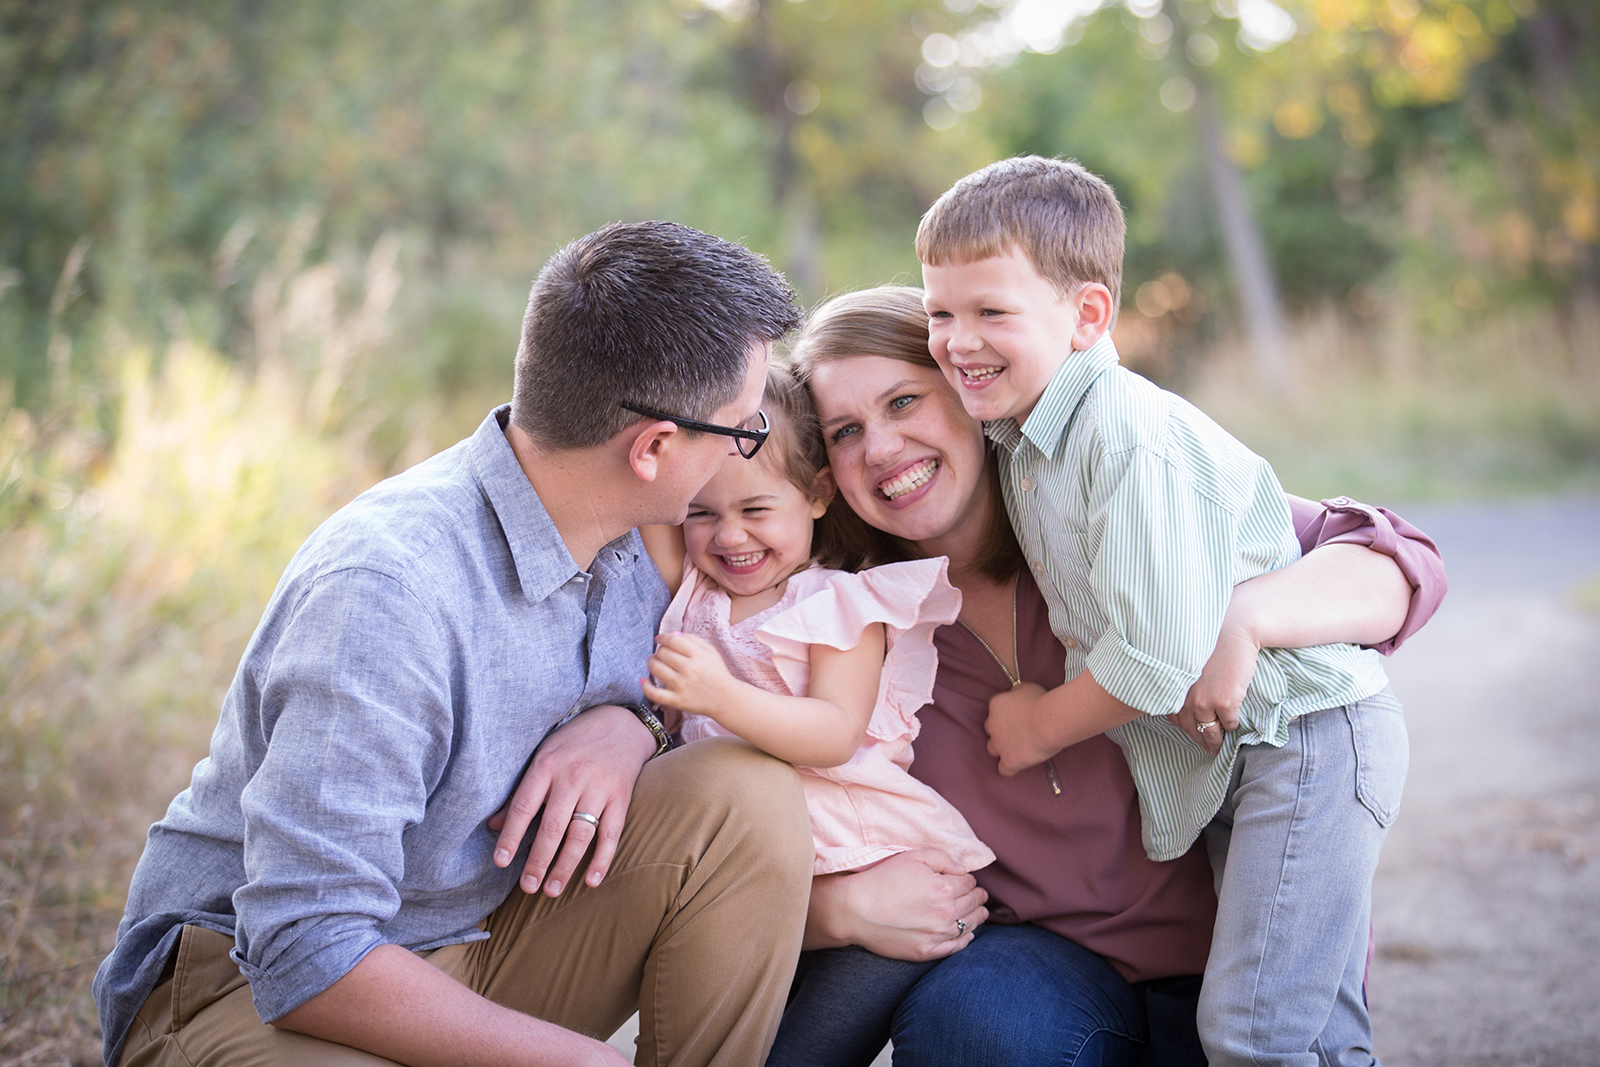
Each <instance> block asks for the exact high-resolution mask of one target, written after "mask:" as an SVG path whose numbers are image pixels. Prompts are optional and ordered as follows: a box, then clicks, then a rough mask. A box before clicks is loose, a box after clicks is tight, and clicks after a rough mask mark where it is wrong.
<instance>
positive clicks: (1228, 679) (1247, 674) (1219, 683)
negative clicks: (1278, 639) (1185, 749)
mask: <svg viewBox="0 0 1600 1067" xmlns="http://www.w3.org/2000/svg"><path fill="white" fill-rule="evenodd" d="M1260 654H1261V646H1260V645H1258V644H1256V641H1255V638H1254V637H1253V636H1252V635H1251V633H1250V631H1249V628H1248V627H1246V626H1244V625H1242V624H1240V623H1239V622H1237V621H1235V620H1233V619H1232V618H1227V619H1224V620H1223V623H1222V632H1221V633H1220V634H1219V635H1218V636H1217V647H1216V649H1215V650H1214V651H1213V652H1212V653H1211V658H1210V659H1208V660H1206V665H1205V668H1204V669H1203V670H1201V672H1200V677H1199V678H1197V679H1196V680H1195V683H1194V685H1192V686H1190V687H1189V695H1188V696H1186V697H1185V698H1184V701H1183V707H1182V708H1180V709H1179V711H1178V726H1179V727H1180V728H1182V730H1183V732H1184V733H1186V734H1188V735H1189V738H1190V740H1192V741H1194V743H1195V744H1197V745H1199V746H1200V747H1201V748H1203V749H1205V750H1206V751H1207V752H1209V753H1211V754H1212V755H1213V756H1214V755H1216V754H1217V753H1218V752H1220V751H1222V733H1223V731H1224V730H1237V729H1238V728H1239V705H1240V704H1242V703H1244V694H1245V690H1247V689H1249V688H1250V681H1251V679H1253V678H1254V677H1255V676H1256V657H1257V656H1259V655H1260ZM1212 723H1215V724H1216V725H1214V726H1213V725H1210V724H1212ZM1201 726H1205V727H1206V728H1205V729H1204V730H1202V729H1200V727H1201Z"/></svg>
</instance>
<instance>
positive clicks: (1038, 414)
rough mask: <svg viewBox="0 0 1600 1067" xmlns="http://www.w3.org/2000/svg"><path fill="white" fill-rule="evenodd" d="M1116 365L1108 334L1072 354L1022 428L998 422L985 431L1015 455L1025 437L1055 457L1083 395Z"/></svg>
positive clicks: (1008, 421) (1007, 421) (987, 425)
mask: <svg viewBox="0 0 1600 1067" xmlns="http://www.w3.org/2000/svg"><path fill="white" fill-rule="evenodd" d="M1117 362H1118V360H1117V347H1116V345H1114V344H1113V343H1112V341H1111V334H1109V333H1107V334H1106V335H1105V336H1103V337H1101V338H1100V340H1098V341H1096V342H1095V343H1094V344H1093V345H1091V346H1090V347H1089V348H1088V349H1086V350H1084V351H1082V352H1074V353H1072V355H1071V356H1069V357H1068V358H1067V361H1066V362H1065V363H1063V364H1061V367H1060V369H1058V370H1057V371H1056V373H1055V376H1054V377H1053V378H1051V379H1050V384H1049V385H1047V386H1045V390H1044V394H1043V395H1042V396H1040V397H1039V402H1038V403H1037V404H1035V405H1034V407H1033V412H1032V413H1031V414H1030V415H1029V416H1028V420H1027V421H1026V422H1025V423H1023V424H1022V426H1021V427H1020V428H1019V427H1018V426H1017V420H1016V419H998V420H996V421H994V422H989V423H985V424H984V427H983V428H984V432H985V433H987V434H988V435H989V439H990V440H992V441H993V442H994V443H995V444H997V445H999V446H1001V447H1002V448H1004V449H1005V450H1006V451H1007V452H1011V453H1015V452H1016V450H1017V449H1018V448H1020V447H1021V446H1022V441H1023V439H1024V438H1026V439H1027V440H1029V441H1032V442H1033V445H1034V447H1035V448H1037V449H1038V450H1039V451H1040V452H1042V453H1044V454H1045V455H1047V456H1049V455H1053V454H1054V453H1055V449H1056V446H1057V445H1058V444H1059V443H1060V441H1061V438H1062V435H1063V434H1065V433H1066V430H1067V424H1068V423H1069V422H1071V421H1072V413H1073V412H1074V411H1077V410H1078V404H1079V402H1081V401H1082V400H1083V397H1084V394H1085V393H1087V392H1088V391H1089V387H1090V386H1091V385H1093V384H1094V381H1095V379H1096V378H1098V377H1100V375H1102V374H1104V373H1105V372H1106V371H1108V370H1110V369H1111V368H1112V367H1115V366H1116V365H1117Z"/></svg>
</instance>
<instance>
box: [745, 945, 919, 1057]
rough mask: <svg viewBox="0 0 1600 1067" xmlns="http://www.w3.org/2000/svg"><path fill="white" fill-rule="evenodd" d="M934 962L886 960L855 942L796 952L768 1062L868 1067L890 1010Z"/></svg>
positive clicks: (886, 1029) (886, 1031) (884, 1040)
mask: <svg viewBox="0 0 1600 1067" xmlns="http://www.w3.org/2000/svg"><path fill="white" fill-rule="evenodd" d="M935 962H936V961H932V960H930V961H928V962H926V963H911V962H909V961H907V960H891V959H888V958H887V957H884V956H878V955H875V954H873V953H871V952H868V951H867V950H866V949H864V948H862V947H860V946H859V945H848V946H846V947H844V948H829V949H819V950H817V951H815V952H802V953H800V963H799V965H798V967H796V969H795V975H794V986H793V987H792V988H791V989H790V992H789V1006H788V1007H786V1008H784V1009H783V1022H782V1023H780V1024H779V1026H778V1038H777V1040H776V1041H775V1042H774V1043H773V1045H772V1052H771V1053H770V1054H769V1055H768V1056H767V1067H870V1065H871V1063H872V1061H873V1060H874V1059H876V1058H877V1056H878V1053H879V1052H882V1051H883V1046H884V1045H885V1044H886V1043H887V1042H888V1040H889V1021H890V1020H891V1019H892V1018H893V1017H894V1012H895V1009H896V1008H897V1007H899V1006H900V1002H901V1000H903V999H904V998H905V995H906V993H907V991H909V990H910V989H911V987H912V986H914V985H915V984H916V982H917V979H919V978H921V977H922V976H923V975H924V974H926V973H927V972H928V971H930V970H932V969H933V967H934V965H935Z"/></svg>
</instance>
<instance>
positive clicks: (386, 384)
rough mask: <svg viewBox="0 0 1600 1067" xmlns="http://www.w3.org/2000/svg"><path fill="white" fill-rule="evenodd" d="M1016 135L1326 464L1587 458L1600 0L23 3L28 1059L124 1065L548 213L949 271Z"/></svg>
mask: <svg viewBox="0 0 1600 1067" xmlns="http://www.w3.org/2000/svg"><path fill="white" fill-rule="evenodd" d="M1025 152H1038V153H1042V154H1046V155H1060V156H1065V157H1070V158H1075V159H1078V160H1080V161H1081V162H1083V163H1084V164H1085V165H1087V166H1088V167H1089V168H1090V169H1092V170H1094V171H1096V172H1097V173H1099V174H1101V175H1103V176H1105V177H1106V178H1108V179H1109V180H1110V181H1111V182H1112V183H1113V184H1114V185H1115V187H1116V188H1117V190H1118V193H1119V194H1120V196H1121V198H1122V201H1123V203H1124V205H1125V207H1126V208H1127V211H1128V220H1129V244H1128V256H1127V264H1126V277H1125V286H1124V306H1123V310H1122V319H1121V323H1120V324H1119V327H1118V335H1117V336H1118V341H1119V346H1120V349H1121V351H1122V353H1123V357H1124V361H1125V362H1126V363H1127V364H1128V365H1130V366H1131V367H1133V368H1134V369H1136V370H1138V371H1140V372H1141V373H1144V374H1146V375H1148V376H1150V377H1152V378H1154V379H1155V380H1156V381H1158V382H1160V383H1161V384H1163V385H1166V386H1168V387H1170V388H1174V389H1176V390H1178V391H1180V392H1182V393H1184V394H1186V395H1188V396H1190V397H1191V398H1192V399H1194V400H1196V401H1197V402H1198V403H1200V404H1201V406H1202V407H1204V408H1206V409H1207V410H1208V411H1209V412H1211V413H1212V414H1213V415H1215V416H1216V417H1218V418H1219V419H1220V420H1221V421H1222V422H1223V423H1224V424H1225V425H1227V426H1228V427H1229V428H1230V429H1232V430H1233V431H1234V432H1235V433H1237V434H1239V435H1240V436H1241V437H1243V438H1244V440H1245V441H1246V442H1247V443H1249V444H1250V445H1252V446H1253V447H1255V448H1256V449H1257V450H1258V451H1261V452H1263V453H1264V454H1265V455H1267V456H1268V458H1270V459H1271V460H1272V461H1273V462H1274V463H1275V465H1276V466H1277V467H1278V470H1279V474H1280V477H1281V478H1282V480H1283V482H1284V483H1285V485H1286V486H1287V487H1288V488H1289V489H1290V490H1291V491H1295V492H1299V493H1301V494H1303V495H1309V496H1319V495H1329V494H1332V493H1335V492H1347V493H1352V494H1356V495H1364V496H1367V497H1368V498H1373V499H1380V500H1384V501H1385V502H1393V501H1419V500H1441V499H1444V500H1452V499H1462V498H1476V499H1484V498H1501V497H1505V496H1508V495H1526V494H1572V493H1593V492H1594V491H1595V490H1596V489H1600V10H1597V9H1596V7H1595V5H1594V4H1593V3H1592V0H1122V2H1120V3H1116V2H1113V3H1106V4H1103V5H1102V3H1101V0H1064V2H1063V0H1054V2H1052V0H387V2H384V3H372V2H358V0H351V2H345V3H338V4H329V3H325V2H320V0H277V2H273V3H265V2H262V0H209V2H207V0H138V2H133V0H51V2H49V3H42V2H39V0H0V1063H7V1064H23V1063H63V1062H71V1063H74V1064H77V1063H84V1064H87V1063H95V1062H98V1057H99V1052H98V1047H99V1037H98V1024H97V1022H96V1020H95V1016H94V1011H93V1007H92V1005H91V1004H90V1002H89V1000H88V997H87V987H88V981H89V978H90V976H91V975H92V973H93V969H94V967H95V966H96V965H97V963H98V961H99V959H100V957H101V956H102V955H103V954H104V952H105V951H106V950H107V949H108V948H109V945H110V943H111V939H112V937H113V934H114V930H115V924H116V919H117V917H118V916H119V914H120V911H121V906H122V895H123V893H124V892H125V889H126V885H127V878H128V874H129V872H130V870H131V865H132V862H133V860H134V859H135V858H136V857H137V855H138V851H139V849H140V847H141V845H142V838H143V831H144V828H145V826H146V825H148V823H149V822H151V821H152V820H153V819H155V818H157V817H158V816H159V814H160V812H161V810H162V806H163V805H164V804H165V802H166V800H167V799H168V798H169V797H170V796H171V795H172V793H173V792H175V791H176V789H178V788H180V787H181V786H182V784H183V782H184V781H185V778H186V775H187V772H188V768H189V766H190V765H191V764H192V763H193V761H194V760H195V759H197V758H199V756H201V755H203V754H204V751H205V747H206V739H207V736H208V734H209V730H210V727H211V725H212V723H213V722H214V720H215V717H216V711H217V707H218V705H219V703H220V699H221V694H222V693H223V691H224V690H225V688H226V686H227V684H228V681H229V679H230V678H231V675H232V672H233V669H234V667H235V665H236V664H237V661H238V656H239V653H240V651H241V650H242V648H243V644H244V641H245V640H246V639H247V638H248V636H249V634H250V632H251V630H252V628H253V626H254V624H255V621H256V618H257V616H258V614H259V612H260V610H261V606H262V605H263V604H264V602H265V600H266V597H267V595H268V593H269V592H270V591H271V588H272V585H273V583H274V582H275V580H276V578H277V575H278V573H279V571H280V570H281V568H282V566H283V564H284V562H285V561H286V560H287V558H288V555H289V554H290V553H291V552H292V551H293V550H294V548H295V547H296V545H298V543H299V542H300V540H301V539H302V538H303V537H304V536H305V535H306V534H307V533H308V532H309V531H310V530H311V529H312V528H313V527H314V526H315V525H316V523H317V522H319V521H320V520H321V519H322V518H323V517H325V516H326V515H328V514H329V513H331V511H333V510H334V509H335V508H337V507H338V506H339V505H340V504H342V503H343V502H344V501H346V500H348V499H349V498H350V497H351V496H353V495H354V494H355V493H357V492H359V491H360V490H361V489H362V488H364V487H365V486H367V485H369V484H371V482H373V481H374V480H376V479H378V478H380V477H383V476H384V475H386V474H389V473H393V472H395V471H397V470H400V469H403V468H404V467H406V466H408V465H410V464H411V463H414V462H416V461H417V460H419V459H421V458H423V457H425V456H427V455H429V454H431V453H432V452H434V451H436V450H437V449H439V448H441V447H444V446H445V445H448V444H450V443H452V442H453V441H455V440H456V439H458V438H460V437H461V436H464V435H465V434H467V433H469V432H470V431H471V430H472V429H473V427H474V426H475V425H476V424H477V422H478V421H479V420H480V419H481V418H482V417H483V415H484V413H485V412H486V411H487V410H488V408H489V407H490V406H492V405H493V404H495V403H497V402H499V401H501V400H503V399H505V398H506V397H508V395H509V392H510V366H511V357H512V355H513V352H514V349H515V343H516V333H517V325H518V322H519V318H520V313H521V309H522V305H523V302H524V300H525V298H526V293H527V287H528V285H529V283H530V281H531V279H532V277H533V274H534V273H535V272H536V271H537V269H538V267H539V265H540V264H541V263H542V262H543V260H544V259H545V258H546V257H547V256H548V255H549V254H550V253H551V252H552V251H553V250H554V249H555V248H557V247H558V246H559V245H560V244H562V243H563V242H565V241H567V240H570V239H571V238H573V237H576V236H578V235H580V234H582V233H585V232H587V231H589V230H591V229H593V228H595V227H597V226H599V225H602V224H604V223H606V222H610V221H614V220H617V219H642V218H669V219H673V220H676V221H680V222H684V223H688V224H690V225H694V226H698V227H701V228H703V229H706V230H709V231H711V232H714V233H717V234H720V235H722V236H725V237H729V238H732V239H736V240H740V241H743V242H745V243H747V244H748V245H750V246H751V247H752V248H755V249H756V250H758V251H760V252H762V253H764V254H766V255H767V256H769V257H770V258H771V260H772V261H773V263H774V264H775V265H777V266H778V267H779V268H780V269H782V270H784V271H785V272H786V273H787V274H788V276H789V277H790V279H791V280H792V281H793V282H794V284H795V285H796V287H797V288H798V289H799V291H800V292H801V294H802V296H803V298H804V300H805V301H806V302H807V303H808V304H809V303H814V302H816V301H817V300H819V299H821V298H823V297H825V296H826V295H828V294H829V293H832V292H835V291H838V290H841V289H847V288H854V287H860V286H864V285H870V284H873V283H877V282H883V281H894V280H900V281H908V282H910V283H912V284H916V283H917V281H918V280H919V274H918V270H917V263H916V257H915V255H914V253H913V251H912V248H911V238H912V234H913V233H914V230H915V226H916V221H917V219H918V217H919V215H920V214H921V212H922V211H923V209H924V208H926V206H927V205H928V204H929V203H930V202H931V201H932V199H933V198H934V197H936V196H937V195H938V194H939V193H940V192H941V191H943V190H944V189H945V188H946V187H947V186H948V185H949V184H950V183H951V182H952V181H953V180H954V179H956V178H958V177H960V176H961V175H962V174H964V173H966V172H968V171H970V170H972V169H974V168H976V167H978V166H980V165H982V164H984V163H986V162H988V161H990V160H992V159H995V158H999V157H1002V156H1006V155H1012V154H1016V153H1025ZM1591 593H1592V594H1593V596H1594V599H1595V600H1596V601H1600V592H1597V591H1593V590H1591Z"/></svg>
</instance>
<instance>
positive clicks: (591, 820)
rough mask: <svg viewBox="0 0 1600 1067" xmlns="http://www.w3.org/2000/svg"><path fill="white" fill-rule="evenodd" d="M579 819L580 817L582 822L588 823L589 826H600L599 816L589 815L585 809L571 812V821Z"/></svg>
mask: <svg viewBox="0 0 1600 1067" xmlns="http://www.w3.org/2000/svg"><path fill="white" fill-rule="evenodd" d="M579 819H582V820H583V821H584V822H586V823H588V824H589V825H590V826H593V827H596V828H598V827H599V826H600V816H598V815H590V814H589V813H588V812H586V811H575V812H573V813H572V821H573V822H577V821H578V820H579Z"/></svg>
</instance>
